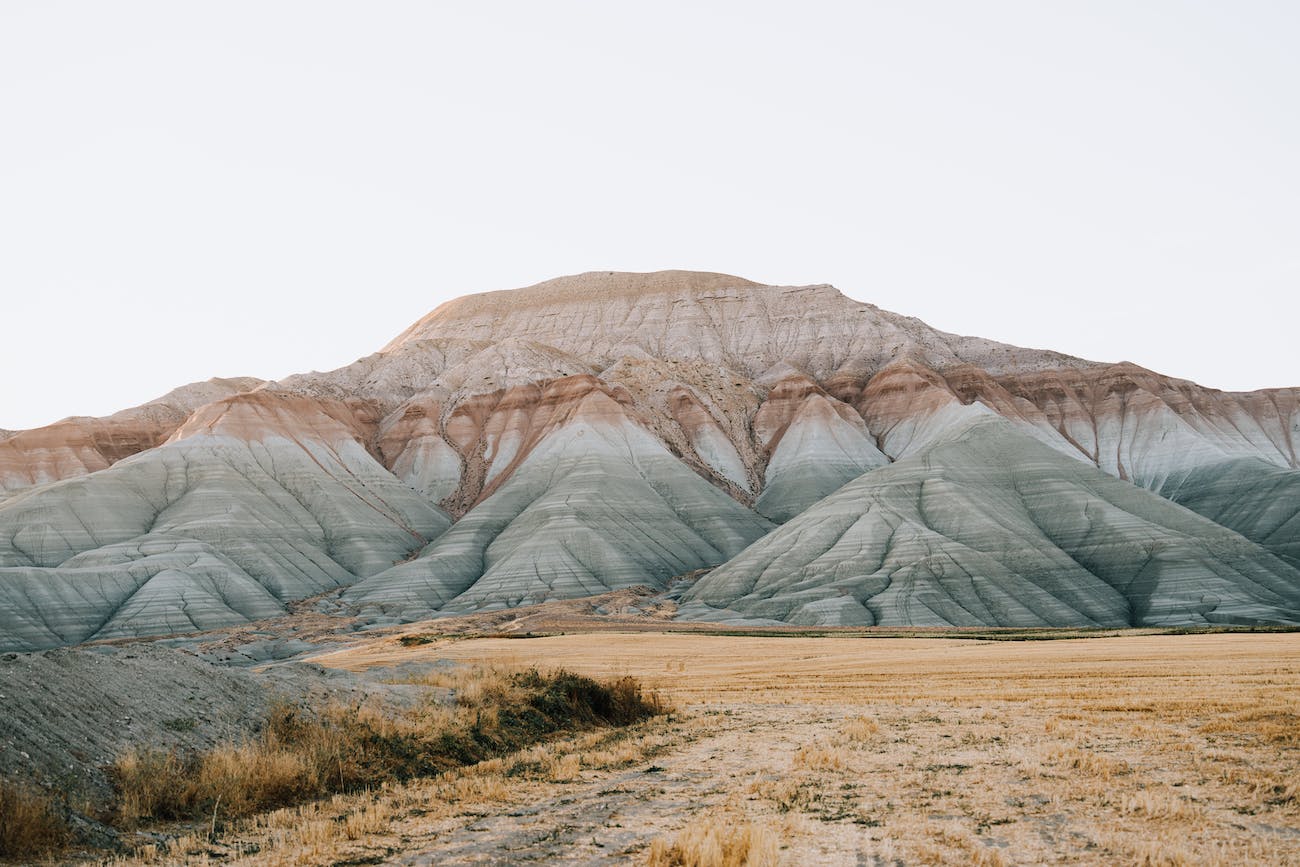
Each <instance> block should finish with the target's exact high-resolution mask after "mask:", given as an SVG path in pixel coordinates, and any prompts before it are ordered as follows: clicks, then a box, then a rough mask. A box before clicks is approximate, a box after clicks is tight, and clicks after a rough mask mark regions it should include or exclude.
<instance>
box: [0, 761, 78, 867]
mask: <svg viewBox="0 0 1300 867" xmlns="http://www.w3.org/2000/svg"><path fill="white" fill-rule="evenodd" d="M68 837H69V828H68V821H67V816H66V814H65V812H64V811H63V810H62V809H60V808H59V806H58V805H57V804H55V802H54V801H53V800H52V799H51V798H50V797H49V796H48V795H45V794H43V793H41V792H37V791H36V790H34V789H30V788H27V787H26V786H19V785H16V784H13V783H8V782H4V781H0V858H13V859H14V860H19V859H21V860H29V859H32V858H38V857H40V856H41V855H44V854H47V853H49V852H51V851H53V850H54V849H57V848H59V847H60V846H62V845H63V844H65V843H66V842H67V841H68Z"/></svg>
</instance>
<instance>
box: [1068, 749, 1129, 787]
mask: <svg viewBox="0 0 1300 867" xmlns="http://www.w3.org/2000/svg"><path fill="white" fill-rule="evenodd" d="M1048 758H1049V759H1051V760H1052V761H1057V762H1061V763H1062V764H1064V765H1065V766H1066V767H1067V768H1070V769H1072V770H1076V771H1081V772H1083V773H1085V774H1087V775H1089V776H1092V777H1097V778H1099V779H1102V780H1109V779H1111V778H1112V777H1118V776H1123V775H1124V774H1127V773H1129V772H1131V771H1132V770H1133V768H1132V767H1131V766H1130V765H1129V763H1128V762H1126V761H1124V760H1123V759H1111V758H1107V757H1106V756H1103V755H1099V754H1097V753H1094V752H1091V751H1089V750H1084V749H1079V748H1078V747H1065V748H1063V749H1057V750H1053V751H1052V752H1051V753H1050V754H1049V756H1048Z"/></svg>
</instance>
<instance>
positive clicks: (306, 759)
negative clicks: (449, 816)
mask: <svg viewBox="0 0 1300 867" xmlns="http://www.w3.org/2000/svg"><path fill="white" fill-rule="evenodd" d="M433 677H434V679H432V680H430V681H428V685H430V686H443V687H445V688H449V689H450V690H451V694H452V695H453V696H454V701H453V703H452V704H445V703H435V702H430V703H428V704H426V705H424V706H422V707H419V708H416V709H414V710H412V711H410V712H407V713H401V714H393V713H390V712H386V711H384V710H381V709H379V708H376V707H372V706H368V705H362V706H355V707H349V706H343V705H333V706H331V707H328V708H326V709H325V710H323V711H321V712H318V713H310V712H306V711H304V710H302V709H300V708H296V707H293V706H289V705H281V706H279V707H277V708H275V709H274V710H273V712H272V714H271V716H270V718H269V719H268V721H267V724H266V726H265V728H264V729H263V731H262V732H261V734H260V736H259V737H256V738H253V739H251V740H248V741H245V742H242V743H231V744H226V745H223V746H219V747H217V748H215V749H212V750H207V751H204V752H200V753H195V754H191V755H184V754H181V753H179V752H176V751H170V752H160V751H150V750H140V751H135V752H131V753H128V754H126V755H124V756H122V757H120V758H119V759H118V760H117V761H116V762H115V763H114V765H113V767H112V769H111V777H112V780H113V784H114V787H115V789H116V791H117V805H116V811H115V815H114V817H113V818H114V820H115V822H116V823H118V824H119V825H121V826H124V827H131V826H134V825H136V824H138V823H139V822H141V821H143V820H151V819H198V818H205V817H212V823H213V825H214V826H215V825H216V823H217V822H218V820H219V819H221V818H229V817H234V816H244V815H248V814H251V813H256V812H260V811H264V810H269V809H274V808H277V807H284V806H289V805H292V804H297V803H302V802H304V801H308V800H312V799H316V798H320V797H324V796H326V795H329V794H334V793H340V792H356V791H361V790H364V789H369V788H374V787H377V786H379V785H381V784H384V783H388V782H394V781H404V780H409V779H412V778H415V777H427V776H433V775H436V774H438V773H440V772H443V771H447V770H450V769H452V768H457V767H461V766H464V765H469V764H473V763H475V762H480V761H483V760H485V759H490V758H493V757H496V756H501V755H504V754H506V753H508V752H511V751H513V750H517V749H519V748H520V747H523V746H525V745H527V744H530V743H535V742H537V741H540V740H543V739H545V738H547V737H548V736H551V735H554V734H556V733H559V732H564V731H574V730H580V729H586V728H593V727H597V726H619V725H627V724H630V723H633V722H637V721H639V720H642V719H646V718H648V717H650V716H653V715H655V714H657V713H659V712H661V711H662V710H663V707H662V705H661V704H660V702H659V700H658V698H657V696H655V695H652V694H647V693H645V692H644V691H643V690H642V689H641V686H640V684H639V683H638V682H637V681H635V680H633V679H632V678H629V677H623V678H617V679H614V680H610V681H603V682H602V681H596V680H593V679H591V678H587V677H582V676H579V675H574V674H570V673H569V672H565V671H556V672H549V673H543V672H540V671H538V670H537V669H529V670H526V671H522V672H513V673H508V672H504V671H499V670H492V669H476V670H472V671H470V672H468V673H464V672H457V673H454V674H450V675H435V676H433ZM435 681H436V682H435ZM577 769H578V767H577V765H576V764H575V765H573V767H565V768H562V769H558V770H557V775H560V776H571V775H572V774H573V773H575V772H576V771H577Z"/></svg>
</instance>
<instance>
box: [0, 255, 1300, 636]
mask: <svg viewBox="0 0 1300 867" xmlns="http://www.w3.org/2000/svg"><path fill="white" fill-rule="evenodd" d="M1297 442H1300V389H1273V390H1267V391H1258V392H1250V393H1225V392H1220V391H1215V390H1213V389H1207V388H1202V387H1200V386H1198V385H1196V384H1194V383H1190V382H1186V381H1183V380H1177V379H1171V378H1169V377H1165V376H1161V375H1159V374H1156V373H1153V372H1151V371H1147V370H1144V369H1142V368H1139V367H1136V366H1134V365H1130V364H1101V363H1097V362H1091V361H1086V360H1083V359H1078V358H1073V357H1070V356H1067V355H1062V354H1059V353H1054V352H1048V351H1042V350H1029V349H1021V348H1017V347H1014V346H1008V345H1005V344H1000V343H996V342H993V341H989V340H983V339H980V338H974V337H962V336H958V335H953V334H947V333H944V332H941V331H938V330H935V329H933V328H930V327H929V326H927V325H926V324H925V323H923V322H921V321H920V320H917V319H913V318H909V317H906V316H901V315H898V314H895V313H890V312H888V311H885V310H881V309H879V308H877V307H875V306H873V305H870V304H864V303H862V302H859V301H855V300H853V299H852V298H849V297H847V296H845V295H844V294H842V293H841V292H839V291H838V290H836V289H835V288H833V287H831V286H826V285H814V286H767V285H762V284H758V283H753V282H751V281H748V280H744V279H742V278H739V277H731V276H728V275H724V274H712V273H697V272H687V271H663V272H655V273H650V274H631V273H622V272H591V273H586V274H580V275H576V276H572V277H563V278H559V279H556V280H550V281H547V282H545V283H539V284H537V285H535V286H530V287H526V288H523V289H514V290H506V291H501V292H488V293H484V294H480V295H470V296H466V297H463V298H458V299H456V300H454V301H450V302H448V303H446V304H443V305H441V306H440V307H438V308H437V309H436V310H434V311H433V312H431V313H430V314H428V315H427V316H425V317H424V318H422V319H421V320H420V321H418V322H416V323H415V324H413V325H412V326H411V327H409V328H407V329H406V330H405V331H404V332H402V333H401V334H400V335H399V336H398V337H397V338H396V339H394V340H393V341H392V342H391V343H389V344H388V346H386V347H384V348H383V349H382V350H381V351H379V352H377V353H375V354H373V355H370V356H367V357H365V358H362V359H360V360H358V361H356V362H355V363H353V364H351V365H348V366H346V367H343V368H340V369H338V370H334V371H329V372H326V373H319V372H314V373H306V374H301V375H297V376H293V377H289V378H287V379H285V380H282V381H280V382H262V381H260V380H212V381H210V382H208V383H200V384H196V385H194V386H187V387H184V388H182V389H178V390H177V391H175V392H172V393H171V394H170V395H168V396H166V397H164V398H160V399H159V400H158V401H154V402H151V403H149V404H146V405H144V406H142V407H137V408H135V409H129V410H124V411H123V412H120V413H117V414H116V415H114V416H110V417H108V418H105V419H68V420H65V421H63V422H60V423H58V424H56V425H51V426H49V427H46V428H41V429H37V430H32V431H20V432H16V433H10V434H7V435H6V436H4V437H3V438H2V439H0V649H30V648H38V647H48V646H52V645H58V644H67V643H75V642H80V641H86V640H91V639H100V638H111V637H119V636H129V635H149V634H161V633H170V632H179V631H188V630H196V629H207V628H214V627H219V626H226V625H231V624H235V623H240V622H244V621H248V620H252V619H257V618H261V617H266V616H269V615H273V614H276V613H278V612H281V611H283V610H284V608H285V605H286V604H287V603H288V602H290V601H292V600H294V599H298V598H302V597H305V596H309V595H315V594H318V593H322V592H326V591H337V592H338V593H339V594H340V596H341V599H342V601H343V603H344V604H345V605H347V606H349V607H350V608H351V610H353V611H355V612H359V613H361V614H362V615H364V616H365V617H367V618H369V619H370V620H372V621H374V622H384V621H400V620H410V619H415V618H422V617H428V616H436V615H438V614H445V613H453V612H457V613H458V612H466V611H474V610H484V609H491V608H501V607H509V606H516V605H522V604H527V603H532V602H538V601H545V600H548V599H554V598H571V597H578V596H586V595H594V594H597V593H602V592H605V591H608V590H611V589H618V588H624V587H629V586H634V585H649V586H651V587H653V588H658V589H667V588H668V587H670V586H671V585H673V584H674V582H675V581H676V580H677V579H678V578H680V577H681V576H685V575H688V574H690V575H691V576H692V577H694V576H698V575H699V574H702V571H705V570H713V571H711V572H709V573H708V574H707V575H705V577H703V578H700V579H699V580H698V581H695V583H693V584H690V583H689V582H687V583H685V584H682V585H681V586H680V587H674V590H673V593H674V595H680V597H681V608H680V616H682V617H687V618H692V619H708V620H722V621H732V622H735V621H744V622H793V623H802V624H818V625H846V624H856V625H871V624H882V625H906V624H922V625H944V624H954V625H977V624H985V625H1005V626H1030V625H1033V626H1038V625H1094V624H1096V625H1107V626H1123V625H1146V624H1162V625H1163V624H1195V623H1255V622H1269V623H1274V622H1300V470H1297V466H1298V462H1297V451H1296V444H1297Z"/></svg>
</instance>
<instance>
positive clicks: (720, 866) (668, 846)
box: [646, 815, 781, 867]
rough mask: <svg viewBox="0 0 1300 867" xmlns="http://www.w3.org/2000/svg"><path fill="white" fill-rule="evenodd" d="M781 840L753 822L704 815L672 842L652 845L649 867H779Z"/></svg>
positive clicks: (659, 840) (660, 842)
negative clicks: (777, 866) (777, 864)
mask: <svg viewBox="0 0 1300 867" xmlns="http://www.w3.org/2000/svg"><path fill="white" fill-rule="evenodd" d="M780 849H781V840H780V836H779V835H778V834H777V832H776V831H775V830H773V829H772V828H770V827H768V826H766V825H756V824H754V823H752V822H748V821H741V822H734V821H728V820H727V819H726V818H725V817H720V816H716V815H709V816H700V817H697V819H696V820H695V821H694V822H692V823H691V824H690V825H689V826H687V827H686V828H685V829H683V830H682V831H680V832H678V833H677V834H676V835H675V836H674V837H673V839H672V841H671V842H669V841H667V840H665V839H663V838H659V839H657V840H655V841H654V842H652V843H651V844H650V850H649V853H648V856H647V859H646V863H647V864H648V865H649V867H775V865H776V863H777V860H778V858H779V855H780Z"/></svg>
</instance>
